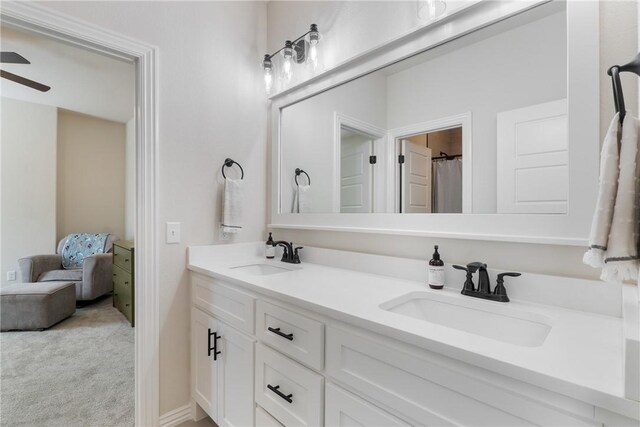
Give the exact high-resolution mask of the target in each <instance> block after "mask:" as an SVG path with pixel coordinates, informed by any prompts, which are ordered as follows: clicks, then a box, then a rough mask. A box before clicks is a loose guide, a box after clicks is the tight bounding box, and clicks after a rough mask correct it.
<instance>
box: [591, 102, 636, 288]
mask: <svg viewBox="0 0 640 427" xmlns="http://www.w3.org/2000/svg"><path fill="white" fill-rule="evenodd" d="M639 128H640V122H639V121H638V119H637V118H636V117H633V116H632V115H631V113H630V112H627V115H626V116H625V120H624V124H623V126H622V129H621V130H620V127H619V119H618V115H617V114H616V116H615V117H614V118H613V121H612V123H611V125H610V126H609V130H608V131H607V136H606V138H605V141H604V144H603V147H602V154H601V160H600V162H601V163H600V188H599V193H598V201H597V206H596V212H595V214H594V217H593V222H592V227H591V236H590V239H589V250H588V251H587V253H585V255H584V258H583V261H584V262H585V263H586V264H589V265H591V266H593V267H601V268H602V273H601V275H600V278H601V279H602V280H604V281H607V282H614V283H619V282H622V281H623V280H638V279H639V277H638V276H639V273H640V254H639V248H638V245H639V240H638V237H639V236H638V231H639V227H640V195H639V193H640V158H639V156H640V153H639V151H638V145H639V144H640V139H639V136H638V135H639Z"/></svg>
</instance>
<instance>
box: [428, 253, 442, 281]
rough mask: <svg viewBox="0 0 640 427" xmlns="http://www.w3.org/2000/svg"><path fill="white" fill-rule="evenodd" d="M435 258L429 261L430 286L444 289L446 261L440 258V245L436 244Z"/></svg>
mask: <svg viewBox="0 0 640 427" xmlns="http://www.w3.org/2000/svg"><path fill="white" fill-rule="evenodd" d="M434 249H435V252H434V253H433V258H431V261H429V287H430V288H431V289H442V288H443V287H444V261H442V260H441V259H440V254H439V253H438V245H435V246H434Z"/></svg>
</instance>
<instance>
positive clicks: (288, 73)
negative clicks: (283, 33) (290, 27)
mask: <svg viewBox="0 0 640 427" xmlns="http://www.w3.org/2000/svg"><path fill="white" fill-rule="evenodd" d="M307 36H308V37H307ZM319 41H320V32H319V31H318V26H317V25H316V24H311V27H310V28H309V31H307V32H306V33H304V34H303V35H301V36H300V37H298V38H297V39H295V40H293V41H291V40H287V41H286V42H285V44H284V46H283V47H282V48H280V50H278V51H276V52H274V53H272V54H271V55H269V54H266V55H265V56H264V59H263V60H262V70H263V71H264V84H265V88H266V90H267V93H270V92H271V88H272V87H273V80H274V77H273V72H274V67H273V59H274V58H275V57H276V55H277V54H278V53H280V52H282V77H283V79H284V81H285V82H286V83H289V82H290V81H291V78H292V77H293V69H294V63H295V64H303V63H305V62H307V61H308V63H309V65H310V66H311V68H312V69H313V70H316V68H317V67H318V42H319Z"/></svg>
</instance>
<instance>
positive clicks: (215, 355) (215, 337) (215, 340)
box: [207, 328, 222, 360]
mask: <svg viewBox="0 0 640 427" xmlns="http://www.w3.org/2000/svg"><path fill="white" fill-rule="evenodd" d="M212 335H213V347H211V336H212ZM220 338H222V337H219V336H218V333H217V332H211V328H209V336H208V338H207V343H208V344H207V356H211V350H213V360H218V355H219V354H221V353H222V352H221V351H218V340H219V339H220Z"/></svg>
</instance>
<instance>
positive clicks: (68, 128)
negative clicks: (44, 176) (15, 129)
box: [56, 110, 125, 240]
mask: <svg viewBox="0 0 640 427" xmlns="http://www.w3.org/2000/svg"><path fill="white" fill-rule="evenodd" d="M57 169H58V181H57V227H56V234H57V238H58V240H60V239H62V238H63V237H64V236H66V235H67V234H69V233H74V232H105V233H111V234H115V235H116V236H120V237H122V236H124V214H125V212H124V203H125V125H124V124H123V123H117V122H112V121H109V120H104V119H99V118H96V117H91V116H87V115H84V114H80V113H75V112H72V111H68V110H59V112H58V167H57Z"/></svg>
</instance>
